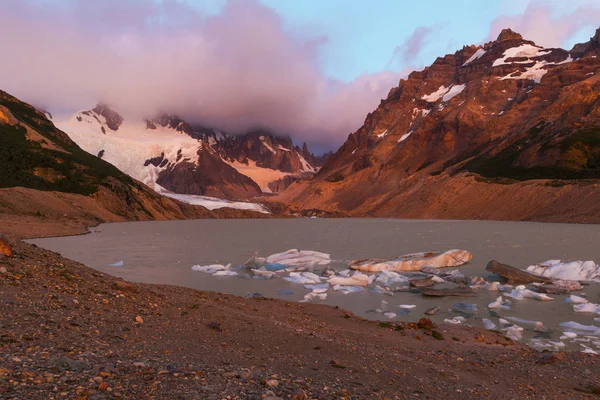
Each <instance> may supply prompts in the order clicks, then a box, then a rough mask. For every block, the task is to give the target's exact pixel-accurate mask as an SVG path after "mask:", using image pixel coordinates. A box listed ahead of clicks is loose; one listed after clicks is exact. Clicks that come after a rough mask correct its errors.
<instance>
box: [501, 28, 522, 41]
mask: <svg viewBox="0 0 600 400" xmlns="http://www.w3.org/2000/svg"><path fill="white" fill-rule="evenodd" d="M505 40H523V36H521V35H520V34H519V33H517V32H515V31H513V30H512V29H508V28H507V29H502V32H500V34H499V35H498V38H497V39H496V41H497V42H503V41H505Z"/></svg>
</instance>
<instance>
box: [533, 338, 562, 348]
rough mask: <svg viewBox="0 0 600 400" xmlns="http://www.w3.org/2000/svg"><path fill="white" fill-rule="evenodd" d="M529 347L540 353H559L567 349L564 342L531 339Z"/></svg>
mask: <svg viewBox="0 0 600 400" xmlns="http://www.w3.org/2000/svg"><path fill="white" fill-rule="evenodd" d="M529 345H530V346H531V347H533V348H534V349H536V350H538V351H547V350H549V351H559V350H561V349H564V348H565V344H564V343H563V342H555V341H552V340H540V339H531V340H530V341H529Z"/></svg>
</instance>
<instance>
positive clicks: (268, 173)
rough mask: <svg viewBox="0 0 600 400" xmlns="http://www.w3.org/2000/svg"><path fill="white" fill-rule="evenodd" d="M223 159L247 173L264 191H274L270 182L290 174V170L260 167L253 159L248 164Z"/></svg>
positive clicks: (240, 171)
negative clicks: (270, 186)
mask: <svg viewBox="0 0 600 400" xmlns="http://www.w3.org/2000/svg"><path fill="white" fill-rule="evenodd" d="M263 143H264V142H263ZM223 161H224V162H226V163H227V164H229V165H231V166H232V167H233V168H235V169H236V170H237V171H238V172H239V173H240V174H242V175H246V176H247V177H248V178H250V179H252V180H253V181H254V182H256V184H257V185H258V186H259V187H260V190H262V191H263V193H272V191H271V189H269V183H270V182H274V181H278V180H279V179H282V178H284V177H286V176H287V175H290V174H289V173H288V172H282V171H279V170H276V169H271V168H263V167H259V166H258V165H256V162H255V161H253V160H248V164H243V163H241V162H239V161H237V160H236V161H233V162H231V161H227V160H223Z"/></svg>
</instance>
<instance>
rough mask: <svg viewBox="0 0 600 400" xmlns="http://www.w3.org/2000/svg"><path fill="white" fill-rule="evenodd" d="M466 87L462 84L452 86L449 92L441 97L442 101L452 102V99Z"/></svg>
mask: <svg viewBox="0 0 600 400" xmlns="http://www.w3.org/2000/svg"><path fill="white" fill-rule="evenodd" d="M466 87H467V85H465V84H464V83H463V84H462V85H456V86H452V87H451V88H450V90H448V92H447V93H446V94H445V95H444V96H443V97H442V101H450V100H452V98H453V97H455V96H457V95H459V94H460V93H461V92H462V91H463V90H465V88H466Z"/></svg>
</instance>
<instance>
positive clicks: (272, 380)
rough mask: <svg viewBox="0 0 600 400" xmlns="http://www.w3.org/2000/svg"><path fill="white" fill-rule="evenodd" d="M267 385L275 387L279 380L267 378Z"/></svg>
mask: <svg viewBox="0 0 600 400" xmlns="http://www.w3.org/2000/svg"><path fill="white" fill-rule="evenodd" d="M267 386H269V387H277V386H279V381H278V380H277V379H269V380H268V381H267Z"/></svg>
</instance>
